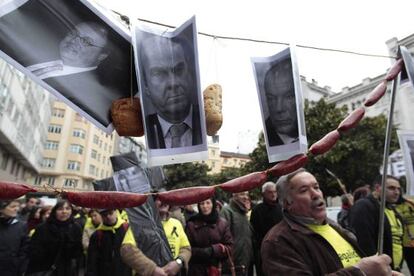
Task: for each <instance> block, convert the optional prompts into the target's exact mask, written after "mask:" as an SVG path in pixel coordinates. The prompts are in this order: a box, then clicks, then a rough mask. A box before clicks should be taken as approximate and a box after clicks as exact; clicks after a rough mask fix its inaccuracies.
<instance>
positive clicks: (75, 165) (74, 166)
mask: <svg viewBox="0 0 414 276" xmlns="http://www.w3.org/2000/svg"><path fill="white" fill-rule="evenodd" d="M68 170H71V171H79V170H80V163H79V162H77V161H68Z"/></svg>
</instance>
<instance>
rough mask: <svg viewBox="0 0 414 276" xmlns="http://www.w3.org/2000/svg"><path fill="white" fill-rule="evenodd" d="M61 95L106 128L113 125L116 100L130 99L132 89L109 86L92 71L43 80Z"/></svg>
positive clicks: (96, 72)
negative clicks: (113, 105)
mask: <svg viewBox="0 0 414 276" xmlns="http://www.w3.org/2000/svg"><path fill="white" fill-rule="evenodd" d="M43 81H44V82H46V83H47V84H49V85H50V86H51V87H53V88H54V89H56V90H57V91H58V92H59V93H60V94H62V95H63V96H65V97H66V98H67V99H68V100H70V101H71V102H73V103H74V104H75V105H76V106H78V107H79V108H81V109H82V110H84V111H85V112H86V113H88V114H89V115H90V116H91V117H93V118H95V119H96V120H97V121H98V122H100V123H101V124H102V125H104V126H108V125H109V124H110V123H111V120H110V109H111V104H112V102H113V101H114V100H117V99H120V98H125V97H129V95H130V93H131V92H130V89H128V88H125V89H123V88H124V85H122V84H120V85H115V86H114V85H112V86H111V85H108V84H106V83H103V81H102V78H99V72H98V70H97V69H95V70H92V71H86V72H81V73H77V74H70V75H65V76H57V77H51V78H47V79H44V80H43ZM127 87H128V86H127Z"/></svg>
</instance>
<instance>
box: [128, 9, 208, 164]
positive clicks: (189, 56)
mask: <svg viewBox="0 0 414 276" xmlns="http://www.w3.org/2000/svg"><path fill="white" fill-rule="evenodd" d="M133 26H134V27H133V30H134V31H133V34H132V39H133V45H134V50H135V57H136V59H135V62H136V67H137V75H138V80H139V90H140V91H141V93H140V97H141V105H142V110H143V113H144V125H145V137H146V144H147V150H148V165H149V166H158V165H165V164H174V163H183V162H190V161H197V160H205V159H207V139H206V126H205V116H204V107H203V97H202V94H201V89H200V72H199V66H198V50H197V31H196V24H195V17H192V18H191V19H190V20H188V21H187V22H185V23H184V24H183V25H181V26H180V27H178V28H176V29H174V30H173V31H166V30H165V28H163V29H161V30H160V29H153V28H150V27H147V26H144V25H141V24H140V25H138V24H137V25H133Z"/></svg>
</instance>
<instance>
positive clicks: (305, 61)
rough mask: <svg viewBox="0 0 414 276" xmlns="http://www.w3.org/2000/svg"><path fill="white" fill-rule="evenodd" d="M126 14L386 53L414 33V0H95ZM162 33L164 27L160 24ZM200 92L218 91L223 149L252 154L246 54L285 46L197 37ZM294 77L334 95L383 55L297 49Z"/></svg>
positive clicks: (254, 127) (367, 73)
mask: <svg viewBox="0 0 414 276" xmlns="http://www.w3.org/2000/svg"><path fill="white" fill-rule="evenodd" d="M97 2H99V3H100V4H102V5H103V6H105V7H107V8H110V9H113V10H116V11H118V12H120V13H123V14H126V15H129V16H130V17H131V18H143V19H147V20H151V21H157V22H161V23H164V24H168V25H173V26H178V25H180V24H182V23H183V22H184V21H186V20H187V19H188V18H190V17H191V16H192V15H196V22H197V29H198V31H199V32H206V33H211V34H215V35H221V36H232V37H245V38H254V39H259V40H271V41H280V42H287V43H290V42H293V43H296V44H300V45H309V46H316V47H322V48H335V49H343V50H349V51H357V52H362V53H370V54H380V55H388V51H387V47H386V45H385V42H386V41H387V40H389V39H391V38H393V37H397V38H398V39H402V38H405V37H407V36H408V35H410V34H412V33H414V24H413V15H414V1H412V0H411V1H403V0H395V1H378V0H377V1H371V0H365V1H356V0H348V1H322V0H317V1H315V0H312V1H309V0H308V1H295V0H289V1H262V0H256V1H241V0H238V1H235V0H231V1H230V0H221V1H218V0H210V1H194V0H192V1H190V0H188V1H187V0H175V1H157V0H150V1H136V0H116V1H114V0H97ZM160 28H162V27H160ZM198 43H199V55H200V56H199V60H200V72H201V84H202V89H204V88H205V87H206V86H208V85H209V84H212V83H219V84H220V85H221V86H222V87H223V114H224V123H223V126H222V128H221V130H220V131H219V135H220V148H221V150H224V151H234V152H237V151H239V152H241V153H250V152H251V150H252V149H253V148H254V147H255V145H256V142H257V134H258V133H259V131H260V130H262V121H261V117H260V108H259V103H258V97H257V92H256V86H255V81H254V77H253V71H252V66H251V63H250V57H260V56H271V55H274V54H275V53H277V52H279V51H281V50H283V49H284V48H286V46H279V45H269V44H262V43H252V42H243V41H234V40H224V39H216V40H214V39H212V38H209V37H205V36H201V35H199V36H198ZM297 55H298V64H299V71H300V74H301V75H303V76H305V77H306V78H307V80H308V81H311V80H312V79H315V80H316V81H318V84H319V85H320V86H322V87H323V86H330V87H332V90H333V91H335V92H340V91H341V89H342V88H343V87H345V86H349V87H351V86H354V85H356V84H358V83H360V82H361V81H362V79H364V78H366V77H375V76H378V75H379V74H382V73H385V72H386V70H387V68H388V67H389V66H390V60H389V59H386V58H373V57H361V56H356V55H350V54H342V53H336V52H326V51H318V50H310V49H303V48H298V49H297Z"/></svg>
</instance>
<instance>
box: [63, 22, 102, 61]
mask: <svg viewBox="0 0 414 276" xmlns="http://www.w3.org/2000/svg"><path fill="white" fill-rule="evenodd" d="M107 42H108V38H107V30H106V29H105V28H103V27H102V26H100V25H98V24H96V23H93V22H89V23H80V24H78V25H76V26H75V28H74V29H73V30H72V31H70V32H69V33H68V34H67V35H66V36H65V38H64V39H63V40H62V41H61V42H60V44H59V51H60V56H61V59H62V61H63V64H65V65H69V66H74V67H94V66H98V64H99V63H100V62H101V61H103V60H104V59H105V58H106V57H107V56H108V54H107V53H106V51H105V46H106V45H107Z"/></svg>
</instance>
